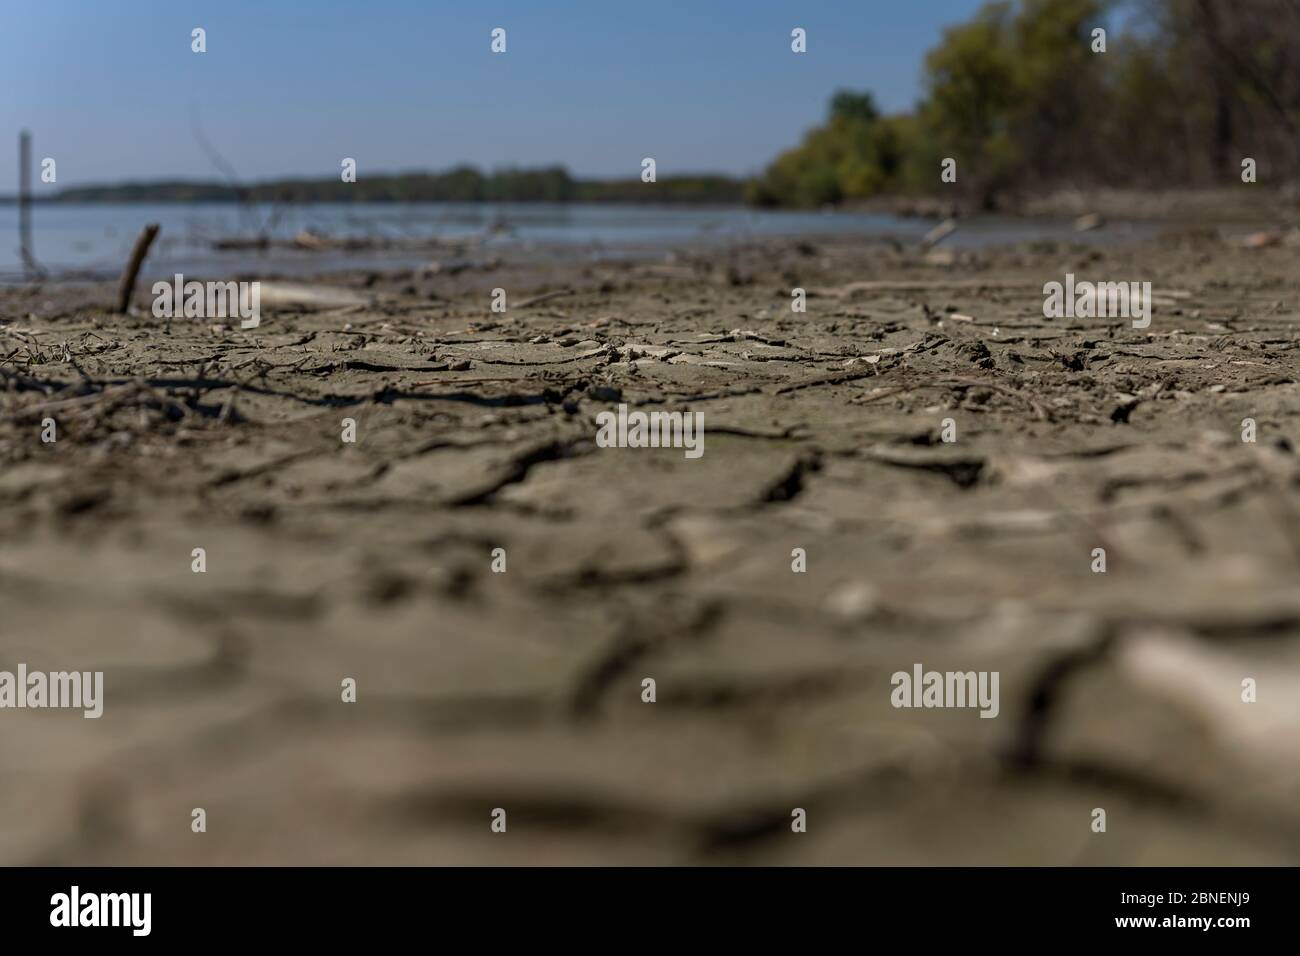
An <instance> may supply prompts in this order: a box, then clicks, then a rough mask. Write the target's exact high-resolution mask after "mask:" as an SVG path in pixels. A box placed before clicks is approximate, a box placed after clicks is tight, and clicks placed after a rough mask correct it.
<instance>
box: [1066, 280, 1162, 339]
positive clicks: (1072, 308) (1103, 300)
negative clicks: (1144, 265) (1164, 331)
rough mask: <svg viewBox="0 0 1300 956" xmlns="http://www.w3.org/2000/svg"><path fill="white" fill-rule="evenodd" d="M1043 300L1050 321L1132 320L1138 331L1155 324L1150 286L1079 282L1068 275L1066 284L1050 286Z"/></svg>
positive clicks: (1140, 283)
mask: <svg viewBox="0 0 1300 956" xmlns="http://www.w3.org/2000/svg"><path fill="white" fill-rule="evenodd" d="M1043 296H1044V299H1043V316H1044V317H1045V318H1048V319H1060V318H1066V319H1074V318H1079V319H1091V318H1099V319H1104V318H1121V317H1122V318H1125V319H1130V318H1131V319H1132V320H1133V328H1135V329H1145V328H1146V327H1147V326H1148V325H1150V324H1151V283H1150V282H1089V281H1088V280H1086V279H1083V280H1080V281H1078V282H1075V280H1074V273H1073V272H1067V273H1066V275H1065V284H1064V285H1062V284H1061V283H1060V282H1048V283H1046V284H1045V285H1044V286H1043Z"/></svg>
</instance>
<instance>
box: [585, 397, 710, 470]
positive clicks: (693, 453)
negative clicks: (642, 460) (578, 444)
mask: <svg viewBox="0 0 1300 956" xmlns="http://www.w3.org/2000/svg"><path fill="white" fill-rule="evenodd" d="M596 424H597V425H599V426H600V428H599V430H598V431H597V432H596V444H597V445H598V446H599V447H601V448H684V449H686V457H687V458H699V457H700V456H701V455H703V454H704V413H703V412H629V411H628V410H627V405H622V404H620V405H619V406H618V413H617V414H615V413H614V412H601V413H600V414H598V415H597V416H596Z"/></svg>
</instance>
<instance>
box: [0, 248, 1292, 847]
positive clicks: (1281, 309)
mask: <svg viewBox="0 0 1300 956" xmlns="http://www.w3.org/2000/svg"><path fill="white" fill-rule="evenodd" d="M1296 257H1297V252H1296V250H1295V249H1294V248H1290V247H1285V246H1283V247H1274V248H1265V249H1254V250H1246V249H1237V248H1231V247H1227V246H1225V245H1223V244H1222V243H1219V242H1217V241H1212V240H1210V239H1208V238H1204V237H1201V238H1197V237H1195V236H1190V235H1189V236H1182V237H1166V238H1164V239H1163V240H1162V241H1160V242H1159V243H1151V244H1147V245H1140V246H1134V247H1118V246H1117V247H1113V248H1100V249H1099V248H1087V249H1085V248H1082V247H1072V246H1065V245H1055V246H1053V245H1039V246H1033V247H1023V248H1017V249H1009V250H999V251H985V252H978V253H964V254H962V255H960V256H958V257H957V258H956V260H955V261H954V262H952V263H950V264H949V265H947V266H935V265H933V264H927V263H926V261H924V260H923V259H922V258H921V257H919V256H918V255H917V254H915V253H911V252H908V251H905V250H900V249H899V248H898V247H897V246H895V245H890V244H885V243H867V242H853V241H847V240H846V241H837V242H818V243H816V244H815V245H809V244H807V243H794V242H780V243H771V244H761V245H752V246H743V247H732V248H728V249H725V250H697V251H694V252H685V253H680V254H678V255H677V256H675V257H672V258H671V260H670V261H664V260H663V259H656V260H653V261H626V262H597V263H582V262H569V263H562V262H544V263H539V262H537V261H532V262H528V261H522V260H521V261H519V262H511V261H504V262H501V263H488V264H487V265H486V266H485V267H484V268H482V269H465V270H462V271H458V272H457V274H455V275H446V274H425V273H419V274H407V275H396V276H375V275H371V276H366V275H352V276H342V277H328V278H322V279H321V282H322V283H332V284H336V285H343V286H348V287H350V288H352V289H354V290H357V291H359V292H362V293H364V294H365V295H367V296H371V297H373V304H371V305H365V306H344V307H341V308H331V309H325V310H317V311H308V310H305V309H301V308H293V307H290V306H282V307H272V306H264V309H263V317H262V325H261V327H260V328H258V329H256V330H250V331H241V330H240V329H239V328H238V324H237V323H234V325H235V327H234V328H225V327H220V326H214V325H213V324H212V323H211V322H210V321H209V320H193V319H190V320H183V319H176V320H171V321H167V320H161V319H155V318H153V317H152V316H151V314H150V311H149V298H148V296H147V294H146V293H147V284H142V288H141V289H140V290H139V291H138V292H137V296H136V313H135V314H134V315H132V316H129V317H116V316H111V315H109V314H108V313H107V312H106V311H105V307H106V306H107V305H108V303H110V302H111V301H112V298H113V290H112V289H111V288H110V287H108V286H51V285H47V286H44V287H36V288H32V287H28V288H10V289H6V290H3V291H0V319H2V320H3V325H0V358H3V363H2V364H0V375H2V376H3V381H4V383H5V389H6V390H5V392H4V394H3V403H4V404H3V415H0V449H2V458H0V461H2V463H3V470H2V471H0V503H2V504H3V507H2V508H0V602H2V605H3V612H2V614H0V667H7V668H12V667H13V666H15V665H16V663H17V662H19V661H25V662H26V663H27V664H28V665H29V666H30V667H32V668H41V669H47V670H54V669H64V668H67V669H77V670H103V671H104V672H105V698H106V699H105V706H104V715H103V717H102V718H101V719H99V720H86V719H83V718H82V717H81V715H80V713H79V712H69V711H30V710H25V711H16V710H7V711H4V712H2V713H0V741H2V746H0V774H2V775H3V780H4V786H3V787H0V861H2V862H4V863H43V864H68V863H77V864H142V863H184V864H194V863H206V864H237V863H244V864H272V863H326V864H333V863H385V864H417V863H457V864H494V863H523V864H535V863H647V864H665V863H768V864H822V863H834V864H873V863H907V864H938V863H953V864H971V863H1015V864H1130V863H1144V864H1202V863H1222V864H1275V863H1286V864H1295V863H1298V862H1300V799H1297V797H1300V586H1298V584H1300V463H1298V460H1297V457H1296V449H1295V446H1296V442H1297V438H1298V435H1297V424H1298V420H1300V419H1298V415H1297V408H1298V407H1300V385H1298V384H1297V376H1298V373H1300V351H1298V350H1297V345H1298V344H1300V335H1298V333H1300V269H1297V265H1296ZM932 258H933V257H932ZM1067 271H1071V272H1074V273H1075V274H1076V275H1078V276H1079V277H1081V278H1086V277H1090V278H1094V279H1107V280H1120V279H1147V280H1150V281H1151V282H1152V283H1153V287H1154V291H1155V296H1156V300H1155V301H1156V308H1155V313H1154V316H1153V320H1152V323H1151V326H1150V328H1149V329H1146V330H1137V329H1133V328H1132V327H1131V326H1130V325H1129V323H1128V322H1126V321H1124V320H1112V319H1059V320H1047V319H1044V317H1043V313H1042V302H1043V297H1042V292H1041V288H1042V284H1043V283H1044V282H1046V281H1050V280H1052V279H1056V280H1060V279H1061V278H1062V277H1063V275H1064V273H1065V272H1067ZM795 285H800V286H803V287H806V288H807V289H808V290H809V300H808V311H807V313H806V314H793V313H792V312H791V309H790V288H791V287H792V286H795ZM497 286H500V287H503V288H505V289H507V290H508V294H509V295H510V297H511V300H512V301H513V302H515V303H521V304H517V305H515V306H514V307H512V308H511V309H510V311H509V312H508V313H506V314H504V315H494V314H492V313H491V312H490V311H489V309H488V303H489V301H490V290H491V288H493V287H497ZM565 290H572V291H571V292H568V293H567V294H561V295H554V296H549V297H545V298H542V297H543V296H546V295H547V293H551V292H565ZM528 299H534V300H535V301H533V302H532V303H530V304H522V303H524V302H526V300H528ZM953 313H956V315H957V316H964V317H969V321H967V320H965V319H963V318H954V317H953ZM620 400H621V401H624V402H627V403H628V404H629V405H630V406H632V407H633V408H640V409H645V410H652V409H683V410H686V409H689V410H692V411H701V412H703V413H704V416H705V418H704V421H705V446H704V447H705V453H704V456H703V457H702V458H700V459H699V460H687V459H686V458H685V457H684V455H683V454H682V452H681V450H673V449H603V448H597V447H596V446H595V443H594V435H595V425H594V417H595V415H596V414H597V413H598V412H600V411H602V410H605V409H610V408H613V407H614V406H615V405H616V404H617V403H618V402H619V401H620ZM46 417H53V418H55V419H56V421H57V423H58V427H59V439H58V441H57V443H55V444H50V445H47V444H43V443H42V442H41V440H40V429H41V421H42V419H44V418H46ZM949 417H950V418H953V419H954V420H955V422H956V424H957V429H958V440H957V441H956V442H955V443H953V444H945V443H943V442H941V441H939V429H940V422H941V421H942V419H944V418H949ZM1246 417H1251V418H1254V419H1255V420H1256V422H1257V423H1258V441H1257V442H1256V443H1254V444H1249V443H1243V442H1242V441H1241V438H1240V433H1241V422H1242V419H1243V418H1246ZM344 418H353V419H355V421H356V422H357V428H358V440H357V442H356V444H354V445H349V444H344V443H342V442H341V440H340V435H341V429H342V420H343V419H344ZM196 547H202V548H204V549H206V553H207V572H206V573H205V574H195V573H192V571H191V569H190V563H191V551H192V550H193V549H194V548H196ZM496 547H502V548H505V549H506V552H507V560H508V571H507V572H506V573H504V574H495V573H492V572H491V571H490V552H491V550H492V549H493V548H496ZM796 547H798V548H804V549H806V551H807V555H808V570H807V573H805V574H794V573H792V572H791V550H792V549H793V548H796ZM1096 547H1104V548H1105V549H1106V551H1107V556H1108V570H1107V572H1106V573H1105V574H1094V573H1092V572H1091V570H1090V564H1091V560H1092V559H1091V552H1092V549H1093V548H1096ZM916 662H920V663H923V664H924V665H925V667H926V668H927V669H937V670H997V671H999V672H1000V674H1001V713H1000V715H999V717H998V718H997V719H993V720H982V719H979V718H978V716H977V713H976V712H975V711H973V710H962V711H953V710H906V709H894V708H893V707H891V706H890V700H889V696H890V689H891V688H890V675H891V674H892V673H893V672H895V671H897V670H909V669H910V668H911V666H912V665H913V663H916ZM344 677H354V678H355V679H356V680H357V685H358V702H357V703H355V704H344V703H342V702H341V701H340V681H341V680H342V679H343V678H344ZM644 677H653V678H655V680H656V681H657V690H658V701H657V702H656V703H654V704H645V703H642V701H641V680H642V678H644ZM1245 677H1252V678H1255V679H1256V680H1257V681H1258V687H1259V700H1258V702H1257V703H1255V704H1246V703H1243V702H1242V701H1241V681H1242V679H1243V678H1245ZM194 807H203V808H205V810H206V811H207V815H208V832H207V833H204V834H194V833H191V831H190V812H191V809H192V808H194ZM496 807H502V808H505V809H506V810H507V812H508V822H509V826H508V832H507V833H506V834H504V835H499V834H492V833H491V832H490V830H489V823H490V813H491V811H492V809H493V808H496ZM795 807H803V808H805V809H806V810H807V813H808V831H807V833H805V834H794V833H792V832H791V830H790V826H789V822H790V814H791V810H792V808H795ZM1095 807H1102V808H1105V809H1106V811H1107V817H1108V829H1107V832H1106V833H1105V834H1094V833H1092V832H1091V829H1090V823H1091V819H1092V818H1091V814H1092V810H1093V808H1095Z"/></svg>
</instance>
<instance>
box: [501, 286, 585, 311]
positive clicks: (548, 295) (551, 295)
mask: <svg viewBox="0 0 1300 956" xmlns="http://www.w3.org/2000/svg"><path fill="white" fill-rule="evenodd" d="M576 291H577V290H576V289H557V290H556V291H554V292H544V293H542V294H541V295H535V296H533V297H532V298H531V299H524V301H523V302H516V303H515V308H516V309H526V308H528V307H529V306H530V305H540V304H541V303H543V302H550V301H551V300H552V299H558V298H560V297H561V296H566V295H573V293H574V292H576Z"/></svg>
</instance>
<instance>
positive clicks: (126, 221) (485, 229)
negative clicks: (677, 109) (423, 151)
mask: <svg viewBox="0 0 1300 956" xmlns="http://www.w3.org/2000/svg"><path fill="white" fill-rule="evenodd" d="M32 216H33V237H34V244H35V252H36V257H37V260H38V261H39V262H40V263H41V264H42V265H43V266H45V267H46V268H47V269H50V270H52V271H56V272H57V271H66V270H90V271H95V272H103V273H106V274H109V275H115V274H117V273H118V272H120V270H121V268H122V264H123V262H124V261H125V259H126V257H127V255H128V254H129V252H130V249H131V245H132V243H133V242H134V241H135V237H136V236H137V235H138V234H139V232H140V229H141V227H142V226H143V225H144V224H145V223H149V222H157V223H160V224H161V225H162V232H161V233H160V234H159V238H158V241H157V242H156V243H155V245H154V248H153V251H152V252H151V253H150V256H149V260H148V261H147V263H146V266H145V270H144V272H145V274H146V276H160V275H170V274H172V273H173V272H187V273H195V274H225V273H232V272H242V271H252V270H275V271H280V272H306V271H311V272H315V271H322V270H329V269H345V268H372V267H381V266H382V267H399V266H417V265H423V264H425V263H427V262H429V261H431V260H432V259H434V258H438V257H444V258H445V257H446V256H447V255H451V253H448V252H445V251H443V250H432V249H421V250H409V251H408V250H403V251H399V252H394V251H392V250H385V251H374V252H371V251H362V252H347V253H340V252H330V253H309V252H297V251H293V250H282V249H277V250H272V251H270V252H257V251H252V252H250V251H239V252H219V251H214V250H213V249H212V248H211V242H212V240H213V239H217V238H229V237H246V238H247V237H252V236H255V235H257V234H259V232H261V231H262V230H263V229H264V228H266V227H267V226H268V225H269V227H270V228H269V232H270V234H271V235H272V236H273V237H274V238H279V239H290V238H292V237H293V236H294V235H295V234H296V233H298V232H299V231H300V230H303V229H311V230H314V231H317V232H320V233H324V234H326V235H330V236H334V237H338V238H352V237H371V238H383V239H397V240H419V239H430V238H439V239H457V238H470V237H473V238H477V239H480V240H481V242H482V248H485V249H492V248H500V249H507V248H513V249H519V248H524V249H528V248H539V249H552V250H554V249H556V248H561V249H565V250H568V251H569V252H572V253H574V254H581V255H585V256H593V257H600V256H617V255H625V254H627V253H628V252H629V251H637V250H641V251H644V250H647V249H649V250H652V251H653V250H655V249H663V248H667V247H672V246H674V245H683V244H692V243H708V242H718V241H723V242H725V241H735V240H742V239H747V238H761V237H772V236H809V237H816V236H819V235H827V234H837V235H862V236H894V237H897V238H899V239H902V240H904V241H915V240H916V239H918V238H919V237H920V236H922V235H924V234H925V232H927V231H928V230H929V229H930V228H931V227H932V226H933V225H934V223H933V222H932V221H927V220H922V219H904V218H899V217H895V216H886V215H868V214H863V213H848V212H770V211H758V210H752V209H744V208H717V209H694V208H680V207H671V208H670V207H649V206H609V205H601V206H596V205H581V204H563V205H561V204H540V203H529V204H513V203H497V204H486V203H484V204H479V203H472V204H471V203H409V204H398V203H382V204H381V203H375V204H370V203H337V204H336V203H308V204H301V205H296V206H280V207H272V206H258V207H252V208H244V207H240V206H237V205H234V204H224V203H221V204H216V203H196V204H180V203H162V204H148V203H135V204H121V205H116V204H103V203H93V204H87V205H62V204H60V205H54V204H47V205H37V206H35V207H33V211H32ZM17 222H18V208H17V206H15V205H0V237H2V238H0V250H3V251H2V252H0V278H14V277H15V276H16V274H17V273H18V272H19V271H20V269H21V260H20V257H19V255H18V226H17ZM1134 228H1135V227H1121V226H1111V227H1108V228H1107V229H1106V230H1102V231H1099V232H1096V233H1089V234H1087V235H1086V236H1082V237H1080V236H1076V235H1075V234H1074V233H1073V232H1072V230H1071V228H1070V224H1069V223H1068V222H1045V221H1037V220H1036V221H1032V222H1030V221H1025V220H1015V219H997V218H989V219H979V220H968V221H966V222H963V224H962V228H961V229H959V230H958V232H957V233H956V234H955V235H953V236H951V237H950V238H949V239H947V240H945V244H947V245H951V246H954V247H958V248H960V247H970V246H979V245H987V244H1000V243H1005V242H1014V241H1019V240H1025V239H1039V238H1060V239H1065V238H1083V239H1086V240H1095V239H1098V238H1101V237H1103V236H1107V235H1109V237H1112V238H1113V237H1114V235H1115V234H1116V232H1117V231H1118V232H1125V231H1127V232H1128V233H1131V232H1132V231H1133V229H1134Z"/></svg>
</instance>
